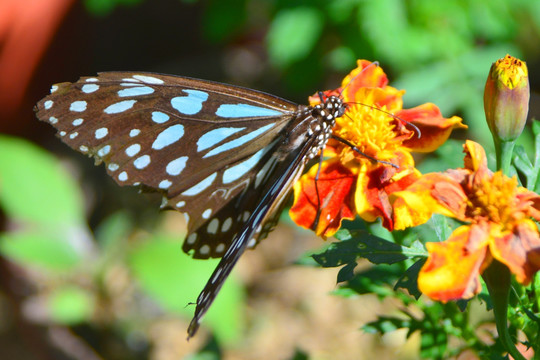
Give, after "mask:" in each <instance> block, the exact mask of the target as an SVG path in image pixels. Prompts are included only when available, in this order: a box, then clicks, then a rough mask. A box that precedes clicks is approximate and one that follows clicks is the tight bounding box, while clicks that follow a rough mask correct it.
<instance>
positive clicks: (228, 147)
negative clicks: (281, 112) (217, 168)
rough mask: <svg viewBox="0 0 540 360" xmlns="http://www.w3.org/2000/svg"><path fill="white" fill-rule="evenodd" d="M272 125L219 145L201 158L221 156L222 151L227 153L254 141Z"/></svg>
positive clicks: (271, 125)
mask: <svg viewBox="0 0 540 360" xmlns="http://www.w3.org/2000/svg"><path fill="white" fill-rule="evenodd" d="M274 125H275V123H272V124H268V125H265V126H263V127H261V128H258V129H257V130H254V131H252V132H250V133H248V134H246V135H244V136H240V137H239V138H237V139H234V140H231V141H229V142H226V143H225V144H223V145H220V146H218V147H216V148H214V149H212V150H210V151H209V152H208V153H206V154H205V155H204V156H203V158H206V157H210V156H214V155H218V154H221V153H222V152H224V151H228V150H231V149H234V148H236V147H239V146H242V145H245V144H247V143H248V142H249V141H251V140H253V139H255V138H256V137H258V136H259V135H261V134H264V133H265V132H266V131H268V130H270V129H271V128H272V127H273V126H274Z"/></svg>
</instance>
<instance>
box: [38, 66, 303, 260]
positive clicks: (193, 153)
mask: <svg viewBox="0 0 540 360" xmlns="http://www.w3.org/2000/svg"><path fill="white" fill-rule="evenodd" d="M295 109H296V105H294V104H293V103H290V102H287V101H285V100H282V99H280V98H277V97H273V96H271V95H268V94H264V93H261V92H257V91H252V90H248V89H244V88H241V87H233V86H225V85H222V84H218V83H214V82H207V81H201V80H195V79H189V78H183V77H175V76H168V75H158V74H145V73H118V72H115V73H101V74H99V76H98V77H87V78H81V79H80V80H79V81H78V82H76V83H73V84H71V83H62V84H58V85H55V86H53V89H52V93H51V95H49V96H48V97H46V98H45V99H43V100H42V101H40V102H39V104H38V117H39V118H40V119H41V120H44V121H48V122H50V123H51V124H52V125H53V126H55V127H56V128H57V129H58V130H59V136H60V137H61V138H62V140H63V141H64V142H65V143H67V144H68V145H69V146H71V147H72V148H74V149H76V150H79V151H81V152H83V153H87V154H89V155H92V156H94V157H95V158H96V159H97V160H98V161H104V162H105V164H106V168H107V171H108V173H109V174H110V175H111V176H112V177H113V178H114V179H115V181H116V182H117V183H119V184H120V185H138V184H142V185H146V186H148V187H150V188H154V189H157V190H160V191H162V192H164V193H165V194H166V196H167V198H168V199H170V200H169V205H170V206H172V207H174V208H176V209H178V210H180V211H183V212H186V213H187V214H188V216H189V218H190V226H189V227H190V230H193V229H197V228H198V227H200V226H202V225H203V224H204V223H205V222H206V220H208V219H209V218H210V216H211V215H213V214H215V213H217V212H218V211H219V210H220V209H221V208H222V207H223V206H225V204H226V203H227V201H228V200H230V199H232V198H234V197H235V196H237V195H238V194H239V193H240V192H242V191H245V187H246V185H247V184H248V183H249V181H250V176H251V175H252V174H253V176H256V175H257V173H260V166H259V171H257V172H254V171H250V167H253V168H255V167H256V166H257V165H258V162H259V161H260V160H261V159H262V158H263V157H264V155H266V151H265V149H266V148H267V147H268V146H269V145H270V143H271V142H272V141H274V142H275V139H276V135H277V134H278V133H279V132H280V131H281V130H282V129H283V127H284V126H285V125H286V124H287V120H289V119H290V117H291V113H292V112H293V111H294V110H295ZM267 150H268V149H267ZM253 182H255V180H253ZM257 183H258V182H257ZM225 220H226V219H225ZM227 224H228V222H227V223H225V227H224V228H225V229H226V228H227ZM221 226H223V224H222V225H221ZM211 230H212V228H211ZM217 234H219V232H216V235H217ZM212 235H214V234H212ZM209 237H212V236H209ZM199 243H200V241H199ZM220 248H221V247H220ZM201 255H202V257H206V256H205V255H204V254H201Z"/></svg>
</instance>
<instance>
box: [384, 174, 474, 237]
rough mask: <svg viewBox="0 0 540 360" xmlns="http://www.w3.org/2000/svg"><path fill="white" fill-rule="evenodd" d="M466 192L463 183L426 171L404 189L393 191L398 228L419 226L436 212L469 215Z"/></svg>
mask: <svg viewBox="0 0 540 360" xmlns="http://www.w3.org/2000/svg"><path fill="white" fill-rule="evenodd" d="M465 201H466V195H465V193H464V191H463V189H462V188H461V186H460V184H459V183H457V182H455V181H453V179H451V178H450V177H448V176H445V175H443V174H438V173H432V174H426V175H423V176H422V177H420V178H419V179H418V180H416V181H415V182H414V183H413V184H412V185H411V186H409V187H408V188H407V189H405V190H404V191H399V192H395V193H394V194H392V197H391V202H392V205H393V207H394V222H395V224H394V225H395V229H396V230H403V229H405V228H408V227H413V226H418V225H421V224H423V223H425V222H426V221H428V220H429V218H431V216H432V215H433V214H434V213H437V214H442V215H445V216H448V217H455V218H458V219H464V218H465V206H466V202H465Z"/></svg>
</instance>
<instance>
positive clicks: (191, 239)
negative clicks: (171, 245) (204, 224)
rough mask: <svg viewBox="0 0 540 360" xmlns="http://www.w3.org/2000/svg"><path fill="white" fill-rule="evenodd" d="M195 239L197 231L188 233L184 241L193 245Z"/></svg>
mask: <svg viewBox="0 0 540 360" xmlns="http://www.w3.org/2000/svg"><path fill="white" fill-rule="evenodd" d="M195 240H197V233H193V234H190V235H189V236H188V237H187V239H186V243H188V244H189V245H193V244H195Z"/></svg>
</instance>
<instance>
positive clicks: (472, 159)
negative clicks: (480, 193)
mask: <svg viewBox="0 0 540 360" xmlns="http://www.w3.org/2000/svg"><path fill="white" fill-rule="evenodd" d="M463 152H464V153H465V158H464V160H463V162H464V164H465V168H466V169H469V170H471V171H473V172H477V173H481V174H482V176H485V175H487V174H486V173H490V171H489V169H488V166H487V157H486V151H485V150H484V148H483V147H482V145H480V144H478V143H476V142H474V141H471V140H467V141H465V145H463ZM476 177H478V175H477V176H476Z"/></svg>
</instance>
